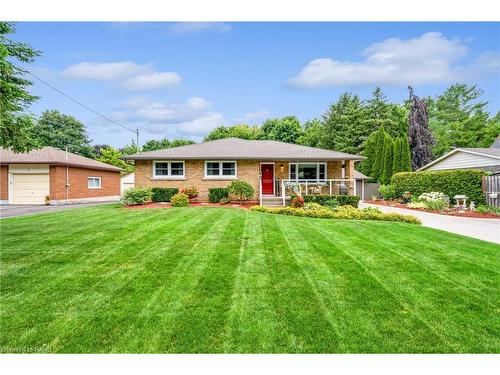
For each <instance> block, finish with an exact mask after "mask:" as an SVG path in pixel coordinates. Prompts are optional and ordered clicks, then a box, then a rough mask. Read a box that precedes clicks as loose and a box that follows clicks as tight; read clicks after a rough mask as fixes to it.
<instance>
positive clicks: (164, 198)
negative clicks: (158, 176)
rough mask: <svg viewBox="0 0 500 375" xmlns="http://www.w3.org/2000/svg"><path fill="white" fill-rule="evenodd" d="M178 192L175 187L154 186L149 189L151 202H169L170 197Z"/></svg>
mask: <svg viewBox="0 0 500 375" xmlns="http://www.w3.org/2000/svg"><path fill="white" fill-rule="evenodd" d="M178 192H179V189H177V188H162V187H154V188H152V189H151V200H152V201H153V202H170V198H172V196H173V195H175V194H177V193H178Z"/></svg>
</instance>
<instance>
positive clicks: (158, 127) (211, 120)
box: [112, 96, 224, 137]
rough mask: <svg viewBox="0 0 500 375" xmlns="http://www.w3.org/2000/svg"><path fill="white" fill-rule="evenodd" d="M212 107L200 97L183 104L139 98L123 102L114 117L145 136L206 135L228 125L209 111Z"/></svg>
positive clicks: (215, 113) (194, 97)
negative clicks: (140, 131)
mask: <svg viewBox="0 0 500 375" xmlns="http://www.w3.org/2000/svg"><path fill="white" fill-rule="evenodd" d="M210 107H211V103H210V102H209V101H208V100H206V99H205V98H202V97H199V96H193V97H190V98H188V99H187V100H186V101H185V102H183V103H164V102H159V101H152V100H149V99H147V98H144V97H135V98H131V99H128V100H126V101H125V102H122V103H121V104H120V106H119V108H118V109H117V111H115V112H114V113H113V115H112V118H114V119H120V121H122V122H123V123H126V124H134V127H139V128H141V129H143V131H144V132H145V133H151V134H169V135H171V136H177V137H180V136H202V135H204V134H206V133H208V132H209V131H210V130H212V129H213V128H215V127H217V126H220V125H222V124H223V123H224V117H223V116H222V115H221V114H220V113H217V112H213V111H209V109H210Z"/></svg>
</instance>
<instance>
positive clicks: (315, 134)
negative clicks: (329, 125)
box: [297, 119, 323, 147]
mask: <svg viewBox="0 0 500 375" xmlns="http://www.w3.org/2000/svg"><path fill="white" fill-rule="evenodd" d="M322 136H323V124H322V123H321V121H320V120H318V119H313V120H309V121H306V123H305V124H304V133H303V134H302V135H301V136H300V137H299V138H298V139H297V143H298V144H300V145H304V146H309V147H321V140H322Z"/></svg>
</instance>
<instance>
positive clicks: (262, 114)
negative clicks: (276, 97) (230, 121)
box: [235, 109, 269, 123]
mask: <svg viewBox="0 0 500 375" xmlns="http://www.w3.org/2000/svg"><path fill="white" fill-rule="evenodd" d="M266 117H269V112H268V111H266V110H265V109H262V110H260V111H256V112H249V113H245V114H244V115H243V116H241V117H238V118H236V119H235V120H236V122H241V123H252V122H256V121H260V120H263V119H265V118H266Z"/></svg>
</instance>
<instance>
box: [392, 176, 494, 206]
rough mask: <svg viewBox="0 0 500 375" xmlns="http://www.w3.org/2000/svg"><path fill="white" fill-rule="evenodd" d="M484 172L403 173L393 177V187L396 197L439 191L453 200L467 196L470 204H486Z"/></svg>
mask: <svg viewBox="0 0 500 375" xmlns="http://www.w3.org/2000/svg"><path fill="white" fill-rule="evenodd" d="M484 176H485V172H484V171H480V170H477V169H458V170H450V171H432V172H402V173H396V174H395V175H394V176H392V185H393V186H394V189H395V192H396V195H397V196H398V197H401V196H402V195H403V194H404V193H405V192H411V193H412V194H413V196H419V195H421V194H423V193H430V192H432V191H439V192H442V193H444V194H445V195H447V196H448V197H450V199H452V200H453V197H454V196H455V195H462V194H465V195H467V197H469V202H471V201H474V202H476V204H484V203H485V201H486V200H485V196H484V193H483V187H482V183H483V177H484Z"/></svg>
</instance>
